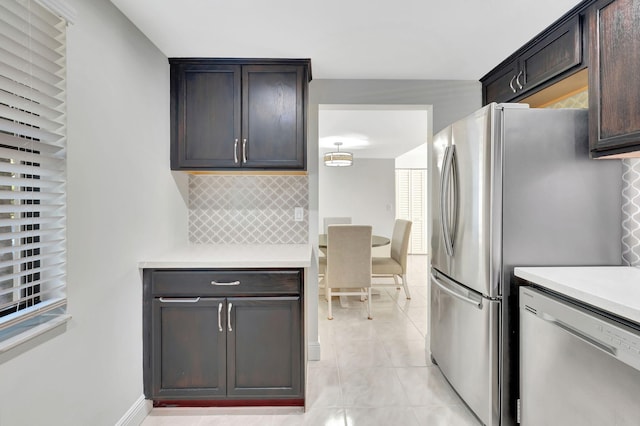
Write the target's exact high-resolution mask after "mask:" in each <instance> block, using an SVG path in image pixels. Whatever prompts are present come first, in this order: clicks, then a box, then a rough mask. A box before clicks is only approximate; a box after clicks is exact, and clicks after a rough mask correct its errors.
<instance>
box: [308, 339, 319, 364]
mask: <svg viewBox="0 0 640 426" xmlns="http://www.w3.org/2000/svg"><path fill="white" fill-rule="evenodd" d="M307 358H308V360H309V361H320V342H309V344H308V345H307Z"/></svg>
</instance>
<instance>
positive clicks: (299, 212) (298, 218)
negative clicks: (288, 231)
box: [293, 207, 304, 222]
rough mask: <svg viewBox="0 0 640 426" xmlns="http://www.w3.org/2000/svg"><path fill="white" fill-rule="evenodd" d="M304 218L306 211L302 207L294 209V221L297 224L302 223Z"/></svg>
mask: <svg viewBox="0 0 640 426" xmlns="http://www.w3.org/2000/svg"><path fill="white" fill-rule="evenodd" d="M303 217H304V209H303V208H302V207H295V208H294V209H293V220H294V221H295V222H302V219H303Z"/></svg>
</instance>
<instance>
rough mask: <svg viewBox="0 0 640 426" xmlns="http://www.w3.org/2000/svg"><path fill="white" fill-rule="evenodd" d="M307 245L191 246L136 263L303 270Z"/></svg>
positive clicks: (308, 258)
mask: <svg viewBox="0 0 640 426" xmlns="http://www.w3.org/2000/svg"><path fill="white" fill-rule="evenodd" d="M310 265H311V245H310V244H280V245H267V244H263V245H242V244H237V245H234V244H229V245H227V244H190V245H188V246H184V247H177V248H175V249H173V250H170V251H168V252H166V253H163V254H161V255H159V256H153V257H151V258H150V259H146V260H144V261H141V262H139V263H138V267H139V268H306V267H309V266H310Z"/></svg>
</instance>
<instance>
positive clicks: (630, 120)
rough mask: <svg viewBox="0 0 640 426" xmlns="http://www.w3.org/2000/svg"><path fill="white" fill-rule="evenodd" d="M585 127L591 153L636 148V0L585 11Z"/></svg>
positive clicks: (639, 131)
mask: <svg viewBox="0 0 640 426" xmlns="http://www.w3.org/2000/svg"><path fill="white" fill-rule="evenodd" d="M589 30H590V39H589V42H590V49H591V66H590V68H589V125H590V127H591V128H590V140H591V149H592V153H593V155H594V156H596V157H599V156H602V155H609V154H624V153H628V152H631V151H638V150H640V79H639V78H638V75H640V74H639V73H640V0H615V1H612V0H606V1H604V0H603V1H599V2H597V3H596V4H594V6H593V7H592V9H591V10H590V13H589Z"/></svg>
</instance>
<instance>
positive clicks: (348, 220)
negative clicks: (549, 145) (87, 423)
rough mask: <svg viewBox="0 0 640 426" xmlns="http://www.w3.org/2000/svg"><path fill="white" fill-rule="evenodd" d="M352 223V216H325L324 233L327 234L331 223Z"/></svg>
mask: <svg viewBox="0 0 640 426" xmlns="http://www.w3.org/2000/svg"><path fill="white" fill-rule="evenodd" d="M340 224H351V217H346V216H344V217H325V218H324V233H325V234H327V233H328V231H327V228H328V226H329V225H340Z"/></svg>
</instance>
